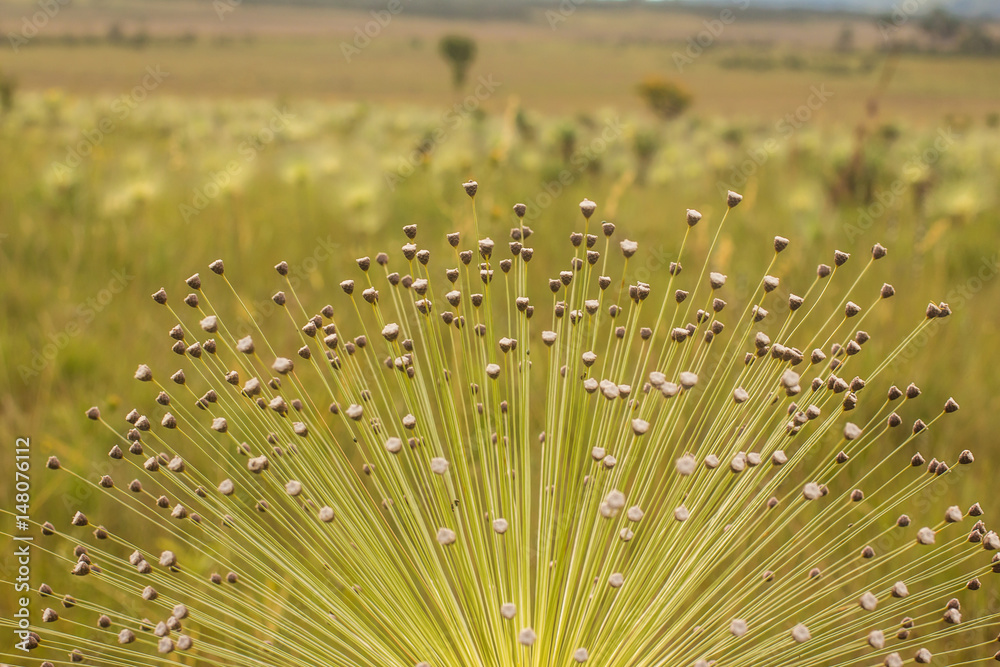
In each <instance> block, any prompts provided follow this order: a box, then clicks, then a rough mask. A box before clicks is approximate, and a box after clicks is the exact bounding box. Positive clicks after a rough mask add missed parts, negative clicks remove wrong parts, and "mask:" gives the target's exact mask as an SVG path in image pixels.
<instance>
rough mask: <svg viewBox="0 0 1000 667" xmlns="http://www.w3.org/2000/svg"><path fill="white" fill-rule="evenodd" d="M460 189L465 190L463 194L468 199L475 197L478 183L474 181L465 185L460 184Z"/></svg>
mask: <svg viewBox="0 0 1000 667" xmlns="http://www.w3.org/2000/svg"><path fill="white" fill-rule="evenodd" d="M462 187H463V188H465V194H467V195H469V196H470V197H475V196H476V192H477V191H478V190H479V183H477V182H475V181H466V182H465V183H462Z"/></svg>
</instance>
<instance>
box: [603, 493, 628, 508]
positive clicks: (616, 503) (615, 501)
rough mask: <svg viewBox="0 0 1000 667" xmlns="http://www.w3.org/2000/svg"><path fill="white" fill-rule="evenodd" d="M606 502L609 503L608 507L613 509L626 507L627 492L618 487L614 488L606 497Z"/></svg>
mask: <svg viewBox="0 0 1000 667" xmlns="http://www.w3.org/2000/svg"><path fill="white" fill-rule="evenodd" d="M604 502H605V503H607V505H608V507H610V508H611V509H613V510H615V511H618V510H620V509H622V508H624V507H625V494H624V493H622V492H621V491H619V490H618V489H612V490H611V491H609V492H608V495H607V496H606V497H605V498H604Z"/></svg>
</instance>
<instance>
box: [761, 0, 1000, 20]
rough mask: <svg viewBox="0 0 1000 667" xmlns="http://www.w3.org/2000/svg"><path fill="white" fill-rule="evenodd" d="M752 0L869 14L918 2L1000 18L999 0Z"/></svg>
mask: <svg viewBox="0 0 1000 667" xmlns="http://www.w3.org/2000/svg"><path fill="white" fill-rule="evenodd" d="M753 2H754V5H756V6H758V7H764V6H766V7H774V8H794V9H814V10H819V11H850V12H862V13H867V14H889V13H892V12H893V11H894V10H895V9H897V8H902V7H903V6H904V5H905V6H913V5H914V4H916V5H917V6H918V7H919V8H920V10H919V11H920V13H923V12H925V11H928V10H930V9H933V8H935V7H941V8H943V9H947V10H948V11H949V12H952V13H954V14H959V15H961V16H968V17H989V18H1000V2H997V0H753ZM902 11H905V10H902Z"/></svg>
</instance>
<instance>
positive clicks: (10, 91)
mask: <svg viewBox="0 0 1000 667" xmlns="http://www.w3.org/2000/svg"><path fill="white" fill-rule="evenodd" d="M16 90H17V81H16V80H15V79H14V77H13V76H11V75H9V74H4V73H3V72H2V71H0V113H7V112H9V111H10V110H11V109H13V108H14V91H16Z"/></svg>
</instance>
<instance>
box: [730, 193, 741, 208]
mask: <svg viewBox="0 0 1000 667" xmlns="http://www.w3.org/2000/svg"><path fill="white" fill-rule="evenodd" d="M741 201H743V195H741V194H739V193H737V192H733V191H732V190H730V191H729V192H727V193H726V206H728V207H729V208H735V207H736V205H737V204H739V203H740V202H741Z"/></svg>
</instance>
